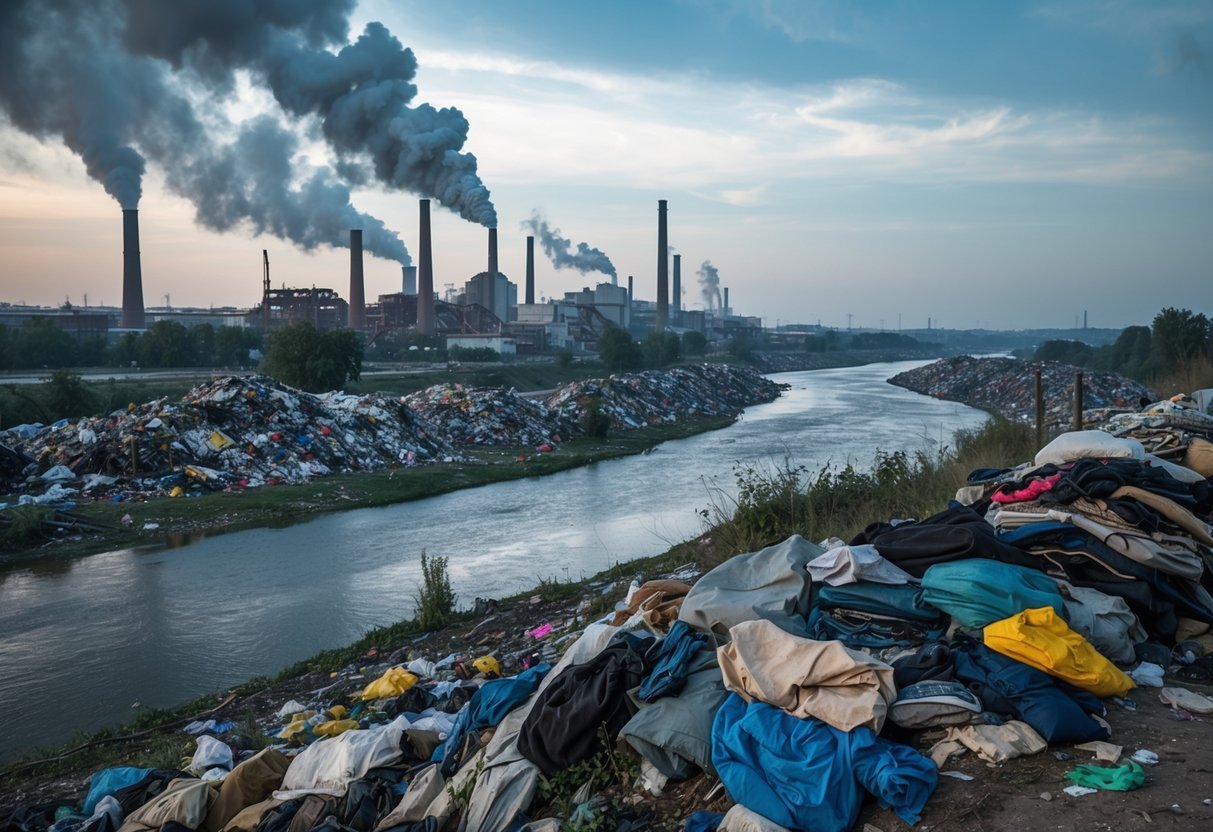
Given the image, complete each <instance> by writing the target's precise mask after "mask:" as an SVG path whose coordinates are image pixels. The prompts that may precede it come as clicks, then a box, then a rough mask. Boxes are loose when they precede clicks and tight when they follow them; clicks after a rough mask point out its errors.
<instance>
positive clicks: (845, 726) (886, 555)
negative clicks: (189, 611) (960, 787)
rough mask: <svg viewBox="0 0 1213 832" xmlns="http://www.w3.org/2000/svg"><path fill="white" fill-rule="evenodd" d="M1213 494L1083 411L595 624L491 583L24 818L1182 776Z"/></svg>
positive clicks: (649, 588) (459, 819) (619, 813)
mask: <svg viewBox="0 0 1213 832" xmlns="http://www.w3.org/2000/svg"><path fill="white" fill-rule="evenodd" d="M1211 512H1213V484H1211V483H1210V481H1209V480H1207V479H1206V478H1204V477H1202V476H1200V475H1199V474H1197V473H1196V472H1193V471H1192V470H1190V469H1187V468H1184V467H1183V466H1180V465H1175V464H1172V463H1167V462H1165V461H1161V460H1159V459H1158V458H1156V457H1152V456H1151V455H1150V454H1149V453H1148V452H1146V451H1145V449H1144V448H1143V447H1142V445H1141V444H1140V443H1138V442H1136V441H1135V440H1132V439H1122V438H1118V437H1114V436H1111V435H1109V434H1107V433H1104V432H1100V431H1079V432H1073V433H1068V434H1063V435H1062V436H1060V437H1058V438H1057V439H1056V440H1054V441H1053V442H1051V443H1049V444H1048V445H1047V446H1046V447H1044V448H1042V449H1041V450H1040V451H1039V452H1038V454H1037V455H1036V457H1035V458H1034V459H1033V460H1031V461H1030V462H1025V463H1024V464H1022V465H1019V466H1017V467H1015V468H1011V469H1002V470H991V469H988V468H984V469H979V470H978V471H975V472H973V474H972V475H970V478H969V482H968V484H967V485H965V486H964V487H963V488H962V489H961V490H960V492H959V493H958V494H957V495H956V500H955V501H953V503H952V504H951V507H949V508H947V509H945V510H944V511H941V512H940V513H938V514H935V515H933V516H930V517H927V518H925V519H922V520H917V521H915V520H909V521H907V520H896V521H893V520H891V521H885V520H883V519H880V520H877V521H876V522H873V523H872V524H870V525H869V526H867V527H866V528H865V529H864V530H863V531H862V532H861V533H859V534H858V535H856V536H855V537H853V538H852V539H851V540H849V541H845V542H844V541H843V540H840V539H837V538H830V539H828V540H825V541H823V542H822V543H820V544H814V543H811V542H810V541H808V540H806V539H804V538H802V537H800V536H793V537H791V538H788V539H787V540H785V541H783V542H781V543H778V544H776V545H773V546H770V547H768V548H765V549H762V550H760V551H757V552H752V553H748V554H742V555H737V556H735V557H732V558H730V559H729V560H727V561H725V562H724V563H722V564H720V565H718V566H716V567H715V568H713V569H711V570H710V571H708V572H707V573H706V574H703V575H702V576H700V575H699V572H698V570H697V569H695V568H694V567H690V568H688V569H686V570H685V571H684V570H679V571H678V572H677V573H674V574H668V575H665V576H662V577H661V578H659V579H655V580H649V581H646V582H645V583H643V584H641V583H640V582H639V581H634V582H633V584H632V587H631V588H630V590H629V591H628V593H627V596H626V598H625V599H624V600H623V601H621V602H619V603H618V604H617V605H616V608H615V611H614V612H612V613H608V614H607V615H605V616H604V617H601V618H599V619H597V620H592V621H591V622H590V623H588V624H587V623H586V621H587V620H588V619H591V618H592V616H590V615H589V610H590V609H591V605H590V602H589V601H588V600H587V601H586V602H584V603H583V604H581V605H580V606H577V607H574V608H573V609H571V610H569V611H568V612H569V614H568V615H565V616H561V617H556V618H554V619H548V620H547V621H545V622H543V623H538V626H536V624H537V622H536V621H535V620H534V619H533V618H529V617H528V615H529V610H530V609H531V608H532V607H530V606H528V605H526V604H525V602H523V603H521V604H520V606H521V612H520V614H519V615H517V616H515V617H514V618H513V619H509V618H508V615H509V612H508V611H507V610H497V609H496V608H495V606H494V605H493V604H492V603H490V604H488V605H484V606H483V608H480V609H479V611H478V613H477V614H478V615H480V621H479V622H478V623H477V624H476V625H475V626H474V627H471V629H470V630H468V631H467V632H466V633H465V634H464V635H463V636H462V638H463V642H462V643H463V648H456V649H455V650H454V651H452V652H450V654H449V655H446V656H445V657H444V658H439V656H440V655H441V654H440V653H439V654H435V653H432V652H430V651H429V650H427V649H425V648H424V647H422V646H420V645H422V640H418V639H413V640H412V641H411V642H410V643H409V644H406V645H405V646H402V647H401V648H400V649H399V650H397V651H396V652H395V653H391V654H387V655H386V656H380V655H378V653H379V651H378V648H374V649H372V651H371V652H370V653H368V654H367V655H366V656H365V657H363V659H361V660H359V662H358V663H356V664H354V665H350V666H348V667H346V668H345V669H343V670H341V671H339V672H337V673H335V674H333V677H332V678H331V679H330V678H327V677H321V676H319V675H313V676H312V677H310V678H311V681H312V685H311V688H310V689H307V688H296V690H300V691H301V693H300V694H299V696H298V697H297V698H292V699H291V700H290V701H286V702H281V701H280V700H271V702H272V703H273V704H275V705H279V706H278V707H276V708H263V709H262V711H261V716H260V719H261V722H260V724H261V727H262V729H263V730H264V731H265V732H266V733H267V734H270V735H272V736H273V737H274V739H275V745H274V746H273V747H271V748H269V749H266V750H264V751H260V752H254V751H252V750H251V749H249V743H248V742H247V740H246V739H244V738H242V737H241V736H240V735H239V734H238V733H235V732H234V731H233V726H232V725H231V723H225V722H224V721H223V720H224V717H223V715H222V714H212V715H211V716H212V718H210V719H207V720H205V721H199V722H196V723H194V724H192V725H190V726H187V728H186V730H187V731H188V732H190V733H196V734H200V736H199V738H198V740H197V746H196V750H195V751H194V754H193V757H192V758H191V759H189V760H188V761H185V762H184V763H183V767H184V770H183V771H150V770H140V769H135V770H130V769H126V770H124V769H106V770H104V771H101V772H98V773H97V774H95V775H94V776H93V778H92V783H91V787H90V790H89V792H88V795H87V796H86V797H85V798H84V800H83V803H82V804H76V805H75V806H72V807H66V808H59V809H58V814H56V813H55V811H56V806H55V804H54V803H51V804H48V805H46V806H37V807H28V808H27V809H23V810H21V811H24V812H26V814H24V815H21V818H22V819H23V823H24V824H25V825H23V826H20V827H14V828H20V829H22V830H33V829H43V828H46V827H47V826H50V824H51V823H52V822H54V826H53V827H51V828H53V829H55V832H86V830H87V832H103V830H111V829H119V830H120V832H142V831H143V830H145V829H148V828H149V827H150V826H151V825H157V826H159V825H161V824H163V823H165V822H167V821H170V820H171V821H175V822H177V823H180V824H182V825H184V827H186V828H190V829H201V828H205V829H213V830H225V832H226V831H227V830H231V831H232V832H235V830H244V832H253V830H268V829H280V828H285V827H286V826H287V825H288V821H289V825H290V826H291V828H292V829H294V828H298V829H315V828H325V829H336V828H338V827H340V828H342V829H345V828H349V829H355V830H366V832H370V830H372V829H375V830H388V829H391V830H426V832H438V830H457V829H466V830H472V829H475V830H482V832H495V831H498V830H507V829H528V830H557V829H561V828H600V829H619V828H628V829H643V828H648V827H646V826H645V825H644V822H645V819H646V818H647V819H650V820H651V819H652V814H650V813H649V812H650V810H651V808H652V807H654V806H657V805H661V806H663V807H664V808H665V809H666V810H667V811H668V810H669V808H670V806H671V805H673V806H674V807H676V808H677V809H678V810H680V811H681V813H682V814H681V815H680V817H681V818H683V819H685V826H684V827H683V828H685V829H694V830H714V829H719V830H726V832H727V830H733V831H734V832H736V830H754V829H760V830H775V832H778V830H782V829H787V830H814V831H815V832H816V831H817V830H825V831H826V832H832V831H835V830H836V831H837V832H843V831H844V830H849V829H852V828H854V827H855V825H856V823H857V820H858V819H859V817H860V813H861V811H866V812H867V814H866V815H865V819H871V820H872V821H873V822H874V825H876V826H878V827H879V828H884V829H890V828H896V824H897V823H898V821H896V820H894V819H893V817H891V816H889V815H888V814H884V815H881V814H879V812H880V811H881V810H878V809H876V804H879V806H880V807H882V810H883V811H885V812H891V813H892V814H893V815H895V816H896V817H897V818H899V819H900V821H903V822H905V823H907V824H910V825H913V824H915V823H916V822H917V821H918V820H919V818H920V817H921V815H922V814H923V812H924V810H926V809H927V808H928V804H929V801H930V800H931V798H932V795H933V794H934V792H935V791H936V788H937V787H938V785H939V782H940V777H941V776H948V777H952V778H955V779H957V780H972V779H975V775H974V774H970V773H966V772H965V771H963V770H961V769H963V768H968V769H969V771H970V772H975V773H976V777H983V776H988V772H989V771H990V770H991V768H996V767H999V766H1001V765H1003V764H1004V763H1006V762H1008V761H1009V760H1012V759H1014V758H1016V757H1021V756H1031V755H1038V754H1041V753H1042V752H1044V751H1045V750H1046V749H1048V748H1050V747H1052V748H1058V749H1060V748H1066V749H1069V750H1068V751H1061V750H1058V751H1055V752H1054V754H1053V757H1052V760H1049V761H1048V762H1049V764H1050V765H1052V762H1053V761H1054V760H1055V761H1072V762H1071V763H1067V765H1066V767H1065V768H1066V769H1068V770H1066V771H1064V776H1065V781H1066V782H1067V783H1069V784H1070V785H1068V786H1067V787H1066V788H1064V789H1062V790H1061V791H1064V792H1065V793H1066V794H1067V795H1068V796H1069V797H1070V798H1071V799H1090V800H1098V799H1099V798H1097V797H1091V796H1092V795H1096V794H1098V793H1100V792H1103V791H1121V792H1123V791H1129V790H1134V789H1138V788H1142V787H1143V786H1148V780H1149V778H1150V776H1151V775H1150V774H1149V773H1148V772H1150V771H1151V770H1152V767H1154V766H1158V770H1159V771H1160V772H1163V776H1164V778H1165V777H1166V776H1178V777H1181V778H1182V777H1184V776H1185V774H1184V772H1186V771H1187V770H1188V769H1187V768H1186V766H1180V768H1179V769H1175V768H1172V767H1169V766H1174V760H1172V759H1170V758H1169V757H1168V756H1167V752H1166V749H1160V750H1161V751H1163V754H1161V755H1160V754H1159V753H1158V751H1154V750H1151V749H1149V748H1133V747H1132V746H1122V745H1119V744H1116V743H1115V742H1113V741H1112V740H1113V739H1114V737H1113V733H1112V732H1113V726H1112V725H1111V723H1112V722H1115V721H1117V720H1118V719H1121V718H1126V719H1127V718H1129V717H1128V715H1129V714H1132V713H1134V712H1136V711H1137V709H1138V708H1139V707H1141V708H1145V707H1147V706H1150V705H1151V703H1150V702H1149V701H1148V699H1147V697H1148V698H1150V699H1153V698H1157V700H1158V702H1159V703H1161V706H1162V707H1164V708H1167V709H1168V710H1167V711H1166V713H1168V714H1169V715H1170V718H1171V719H1172V720H1174V721H1175V724H1176V725H1179V726H1182V730H1184V731H1195V732H1200V731H1204V732H1206V736H1207V732H1208V730H1209V729H1208V723H1207V721H1202V719H1201V718H1202V717H1207V715H1209V714H1213V698H1211V697H1210V696H1207V695H1204V694H1202V693H1200V692H1198V691H1194V690H1192V689H1190V687H1188V685H1191V686H1194V687H1195V686H1199V685H1209V684H1211V683H1213V632H1211V631H1210V624H1213V596H1211V595H1210V590H1211V589H1213V575H1210V572H1209V570H1208V569H1207V564H1208V563H1210V557H1211V555H1213V526H1210V525H1209V519H1210V514H1211ZM537 600H538V598H535V599H532V601H537ZM479 601H480V599H478V602H479ZM481 606H482V605H481V604H480V603H478V607H481ZM523 622H525V624H524V623H523ZM434 635H435V641H434V642H430V645H431V647H432V646H433V645H434V644H435V643H436V644H439V645H441V644H442V642H441V640H440V634H434ZM447 644H448V648H447V649H449V642H448V643H447ZM425 654H428V655H425ZM473 657H475V658H473ZM231 707H232V711H233V713H245V712H246V711H244V710H242V708H243V707H245V706H243V705H242V704H241V703H236V704H233V705H232V706H231ZM1154 707H1158V706H1157V705H1155V706H1154ZM1118 715H1124V716H1123V717H1122V716H1118ZM1177 730H1180V729H1177ZM216 736H217V737H218V738H216ZM1178 759H1179V760H1180V761H1181V762H1182V760H1183V759H1184V758H1183V757H1182V756H1181V757H1179V758H1178ZM1084 760H1087V761H1090V762H1080V761H1084ZM1190 764H1192V763H1191V761H1189V763H1188V765H1190ZM1194 782H1196V781H1194ZM213 783H218V784H219V785H214V784H213ZM974 794H976V793H974ZM1202 796H1203V794H1198V795H1197V797H1202ZM1041 797H1042V798H1043V799H1046V800H1052V799H1053V796H1052V795H1051V794H1048V795H1047V796H1046V795H1041ZM663 800H664V801H666V802H665V803H658V801H663ZM1118 801H1119V798H1118ZM865 803H866V804H868V808H867V809H866V810H865V809H864V804H865ZM1107 805H1109V806H1112V805H1117V806H1119V805H1121V804H1120V803H1119V802H1117V803H1115V804H1112V803H1108V804H1107ZM1147 805H1148V804H1147ZM1017 811H1022V809H1018V810H1017ZM1181 811H1182V810H1181ZM39 812H40V813H41V814H38V813H39ZM948 816H950V815H945V819H946V817H948ZM14 817H17V816H16V815H14ZM38 818H41V820H38ZM56 818H58V820H57V821H55V819H56ZM537 818H539V820H536V819H537ZM153 820H154V823H153V822H152V821H153ZM933 820H934V821H936V822H938V818H933ZM1017 822H1018V821H1017ZM624 824H631V825H627V826H624ZM6 828H9V827H6Z"/></svg>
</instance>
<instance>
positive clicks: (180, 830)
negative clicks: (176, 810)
mask: <svg viewBox="0 0 1213 832" xmlns="http://www.w3.org/2000/svg"><path fill="white" fill-rule="evenodd" d="M160 832H195V830H193V829H190V828H189V827H188V826H186V825H185V824H184V823H178V822H177V821H175V820H170V821H169V822H168V823H166V824H164V826H161V827H160Z"/></svg>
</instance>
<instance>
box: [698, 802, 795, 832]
mask: <svg viewBox="0 0 1213 832" xmlns="http://www.w3.org/2000/svg"><path fill="white" fill-rule="evenodd" d="M716 830H717V832H788V830H787V828H786V827H783V826H780V825H779V824H778V823H776V822H775V821H773V820H767V819H766V818H764V817H763V816H762V815H760V814H758V813H757V812H751V811H750V810H749V809H747V808H746V807H744V806H742V805H741V804H740V803H735V804H733V806H732V807H731V808H730V809H729V811H727V812H725V813H724V817H723V818H721V819H720V826H717V827H716Z"/></svg>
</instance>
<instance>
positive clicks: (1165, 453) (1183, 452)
mask: <svg viewBox="0 0 1213 832" xmlns="http://www.w3.org/2000/svg"><path fill="white" fill-rule="evenodd" d="M1200 392H1203V391H1200ZM1202 398H1203V396H1202ZM1100 429H1101V430H1104V431H1106V432H1107V433H1110V434H1112V435H1113V436H1116V437H1121V438H1128V439H1134V440H1136V441H1138V442H1140V443H1141V444H1142V446H1143V447H1144V448H1145V450H1147V451H1148V452H1150V453H1152V454H1154V455H1156V456H1160V457H1163V458H1165V459H1168V460H1171V461H1174V462H1178V463H1180V464H1182V465H1183V466H1184V467H1187V468H1191V469H1192V470H1194V471H1196V472H1197V473H1199V474H1200V475H1202V476H1205V477H1213V414H1210V413H1208V412H1207V411H1205V410H1202V409H1201V407H1200V404H1199V403H1198V402H1196V401H1194V400H1193V399H1191V398H1189V397H1187V396H1183V395H1178V396H1174V397H1172V398H1170V399H1167V400H1164V401H1161V402H1154V403H1153V404H1151V405H1149V406H1148V407H1146V408H1145V409H1143V410H1141V411H1140V412H1135V413H1117V414H1114V415H1109V417H1108V418H1107V420H1106V421H1105V422H1104V424H1102V425H1101V427H1100Z"/></svg>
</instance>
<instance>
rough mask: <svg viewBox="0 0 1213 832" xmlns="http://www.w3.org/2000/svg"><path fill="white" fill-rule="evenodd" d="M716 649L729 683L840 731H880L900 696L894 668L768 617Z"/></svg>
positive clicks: (745, 625) (736, 631)
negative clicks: (788, 629)
mask: <svg viewBox="0 0 1213 832" xmlns="http://www.w3.org/2000/svg"><path fill="white" fill-rule="evenodd" d="M729 638H730V643H729V644H726V645H725V646H724V647H721V648H719V649H718V650H717V651H716V657H717V659H718V660H719V661H720V670H721V673H722V674H723V676H724V686H725V688H727V689H728V690H731V691H734V692H735V693H737V694H739V695H740V696H741V697H742V698H743V699H745V700H746V701H747V702H752V701H754V700H758V701H760V702H766V703H768V704H770V705H774V706H775V707H777V708H782V709H783V710H785V711H787V712H788V713H790V714H791V715H792V716H797V717H800V718H801V719H805V718H808V717H814V718H816V719H820V720H821V721H822V722H826V723H829V724H830V725H833V726H834V727H835V728H837V729H839V730H840V731H850V730H852V729H853V728H856V727H858V726H860V725H866V726H868V727H869V728H871V729H872V730H873V731H876V732H879V731H880V729H881V727H882V726H883V725H884V720H885V716H886V715H887V714H888V711H889V705H890V704H891V703H892V702H893V700H894V699H896V698H897V689H896V688H895V687H894V685H893V668H891V667H889V666H888V665H887V664H885V663H884V662H880V661H877V660H876V659H873V658H872V657H871V656H869V655H867V654H866V653H860V652H859V651H857V650H851V649H850V648H848V647H847V646H846V645H844V644H843V643H842V642H840V641H814V640H812V639H807V638H800V637H799V636H794V635H792V634H791V633H788V632H785V631H783V630H781V629H780V628H779V627H778V626H777V625H776V624H774V623H772V622H770V621H766V620H758V621H743V622H742V623H740V624H735V625H734V626H733V627H732V628H731V629H730V630H729Z"/></svg>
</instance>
